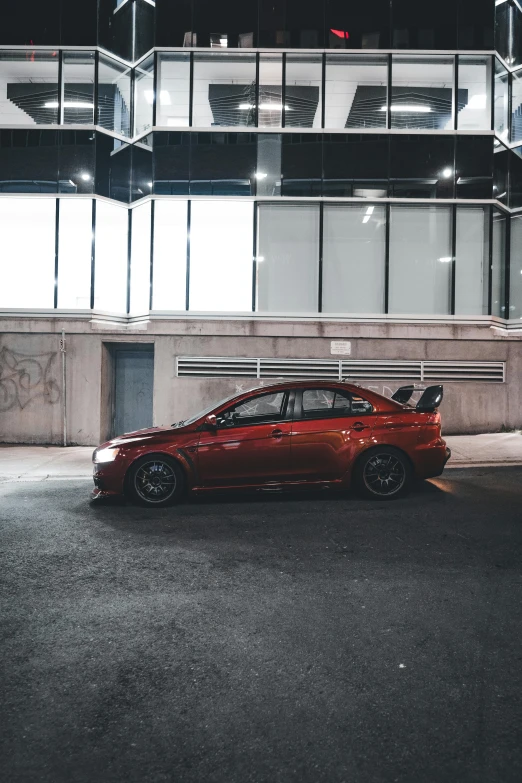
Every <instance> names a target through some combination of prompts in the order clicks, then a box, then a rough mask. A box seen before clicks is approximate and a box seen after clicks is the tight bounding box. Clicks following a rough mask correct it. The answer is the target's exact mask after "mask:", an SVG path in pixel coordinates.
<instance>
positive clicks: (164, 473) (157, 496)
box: [133, 459, 178, 504]
mask: <svg viewBox="0 0 522 783" xmlns="http://www.w3.org/2000/svg"><path fill="white" fill-rule="evenodd" d="M133 483H134V489H135V491H136V495H137V496H138V497H139V498H140V499H141V500H142V501H144V502H145V503H153V504H154V503H156V504H160V503H167V502H168V501H169V500H170V498H172V496H173V495H174V494H175V492H176V487H177V484H178V481H177V477H176V472H175V470H174V468H173V467H172V465H170V464H169V463H168V462H166V461H164V460H162V459H151V460H149V461H147V462H142V463H141V465H140V466H139V467H138V469H137V470H136V472H135V474H134V480H133Z"/></svg>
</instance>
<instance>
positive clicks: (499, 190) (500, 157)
mask: <svg viewBox="0 0 522 783" xmlns="http://www.w3.org/2000/svg"><path fill="white" fill-rule="evenodd" d="M509 156H510V153H509V151H508V150H507V149H506V148H505V147H504V145H503V144H499V145H498V146H497V147H495V151H494V155H493V198H496V199H498V201H501V202H502V203H503V204H507V200H508V195H507V189H508V166H509Z"/></svg>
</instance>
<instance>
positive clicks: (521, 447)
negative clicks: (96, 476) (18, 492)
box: [0, 432, 522, 482]
mask: <svg viewBox="0 0 522 783" xmlns="http://www.w3.org/2000/svg"><path fill="white" fill-rule="evenodd" d="M445 440H446V441H447V443H448V446H449V447H450V449H451V459H450V461H449V462H448V464H447V466H446V468H447V469H448V468H467V467H486V466H490V465H491V466H494V465H522V433H521V432H500V433H495V434H491V435H448V436H447V437H446V438H445ZM92 452H93V447H92V446H69V447H67V448H65V449H64V448H62V447H61V446H2V445H0V482H6V481H45V480H46V479H53V480H56V479H90V478H91V476H92V462H91V457H92Z"/></svg>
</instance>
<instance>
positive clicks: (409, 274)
mask: <svg viewBox="0 0 522 783" xmlns="http://www.w3.org/2000/svg"><path fill="white" fill-rule="evenodd" d="M450 282H451V210H450V208H449V207H398V206H392V208H391V223H390V292H389V312H390V313H412V314H419V315H423V314H433V315H446V314H448V313H449V312H450Z"/></svg>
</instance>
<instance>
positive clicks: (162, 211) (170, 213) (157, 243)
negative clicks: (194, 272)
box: [152, 200, 187, 310]
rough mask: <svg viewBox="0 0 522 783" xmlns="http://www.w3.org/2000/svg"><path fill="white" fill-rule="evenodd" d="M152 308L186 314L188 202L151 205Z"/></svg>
mask: <svg viewBox="0 0 522 783" xmlns="http://www.w3.org/2000/svg"><path fill="white" fill-rule="evenodd" d="M153 253H154V266H153V273H152V308H153V309H154V310H185V304H186V285H187V280H186V276H187V202H186V201H159V200H158V201H155V202H154V247H153Z"/></svg>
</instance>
